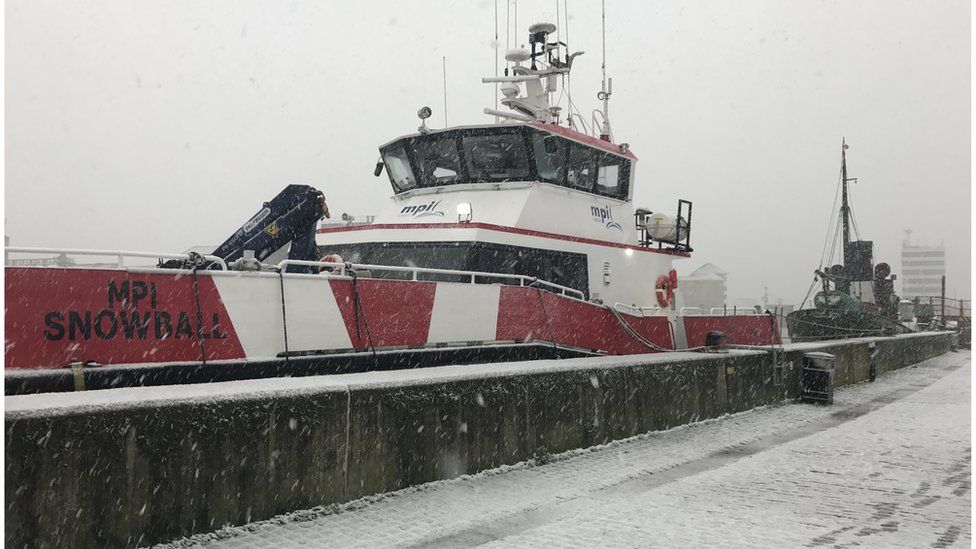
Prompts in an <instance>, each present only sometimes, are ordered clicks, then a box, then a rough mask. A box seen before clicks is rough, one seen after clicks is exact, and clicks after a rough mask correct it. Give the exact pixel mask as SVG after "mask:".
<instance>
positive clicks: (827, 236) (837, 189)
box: [820, 173, 843, 269]
mask: <svg viewBox="0 0 976 549" xmlns="http://www.w3.org/2000/svg"><path fill="white" fill-rule="evenodd" d="M841 178H843V175H841V173H838V174H837V187H835V188H834V203H833V205H831V207H830V217H828V218H827V234H825V235H824V245H823V251H822V252H820V268H821V269H822V268H823V264H824V257H825V256H826V255H827V244H828V243H829V242H830V233H831V231H830V225H831V223H830V222H831V221H832V220H833V219H834V214H835V213H836V212H837V197H838V195H839V194H840V187H841V184H842V182H841ZM837 219H838V221H839V220H840V216H838V218H837ZM834 226H835V227H836V224H835V225H834ZM836 234H837V233H836V232H834V235H835V239H836Z"/></svg>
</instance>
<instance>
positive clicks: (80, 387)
mask: <svg viewBox="0 0 976 549" xmlns="http://www.w3.org/2000/svg"><path fill="white" fill-rule="evenodd" d="M84 367H85V363H84V362H78V361H75V362H72V363H71V375H72V377H74V380H75V391H84V390H85V370H84Z"/></svg>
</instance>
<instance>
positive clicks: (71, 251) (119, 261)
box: [4, 246, 227, 271]
mask: <svg viewBox="0 0 976 549" xmlns="http://www.w3.org/2000/svg"><path fill="white" fill-rule="evenodd" d="M4 252H6V253H8V254H10V253H19V254H53V255H59V256H60V255H64V256H69V255H87V256H101V257H114V258H115V259H116V265H118V266H119V267H124V266H125V258H126V257H142V258H152V259H157V260H158V259H184V260H189V259H190V258H191V254H174V253H158V252H133V251H122V250H88V249H78V248H26V247H20V246H8V247H6V248H4ZM200 257H202V258H203V259H205V260H207V261H212V262H214V263H216V264H217V265H220V268H221V269H223V270H225V271H226V270H227V263H226V262H224V260H223V259H222V258H220V257H217V256H215V255H201V256H200ZM79 267H84V265H79Z"/></svg>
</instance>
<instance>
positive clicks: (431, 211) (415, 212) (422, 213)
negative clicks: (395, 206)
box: [400, 200, 444, 217]
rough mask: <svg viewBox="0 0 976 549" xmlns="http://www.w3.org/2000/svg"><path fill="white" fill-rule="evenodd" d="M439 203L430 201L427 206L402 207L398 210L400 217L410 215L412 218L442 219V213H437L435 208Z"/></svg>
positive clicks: (438, 201)
mask: <svg viewBox="0 0 976 549" xmlns="http://www.w3.org/2000/svg"><path fill="white" fill-rule="evenodd" d="M440 203H441V201H440V200H432V201H431V202H430V203H429V204H418V205H413V206H404V207H403V208H402V209H401V210H400V215H401V216H404V215H410V216H413V217H444V212H440V211H437V206H438V205H439V204H440Z"/></svg>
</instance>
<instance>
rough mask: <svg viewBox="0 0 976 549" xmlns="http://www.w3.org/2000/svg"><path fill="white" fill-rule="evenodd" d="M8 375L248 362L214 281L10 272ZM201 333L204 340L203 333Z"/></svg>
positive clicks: (88, 272)
mask: <svg viewBox="0 0 976 549" xmlns="http://www.w3.org/2000/svg"><path fill="white" fill-rule="evenodd" d="M5 276H6V284H5V298H6V301H7V305H6V306H7V310H6V314H5V315H4V327H5V329H6V334H5V349H6V357H5V359H4V364H5V367H7V368H60V367H63V366H65V365H67V364H69V363H70V362H72V361H74V360H79V361H94V362H98V363H100V364H126V363H146V362H169V361H197V360H201V359H202V358H203V354H202V352H201V348H200V347H201V345H200V340H201V338H202V340H203V347H204V349H206V358H207V360H218V359H229V358H243V357H244V351H243V349H242V348H241V344H240V341H238V338H237V333H236V332H235V331H234V326H233V324H232V323H231V320H230V318H229V317H228V315H227V311H226V310H225V309H224V306H223V304H222V303H221V300H220V296H219V295H218V293H217V289H216V287H215V286H214V283H213V280H212V279H211V278H210V277H209V276H199V277H197V281H198V289H199V293H200V321H201V322H199V323H198V317H197V307H196V292H195V291H194V286H193V281H194V278H193V276H190V275H183V276H178V277H174V276H173V275H171V274H137V273H130V272H127V271H121V270H81V269H9V268H8V269H5ZM198 330H199V332H198Z"/></svg>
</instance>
